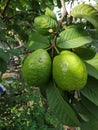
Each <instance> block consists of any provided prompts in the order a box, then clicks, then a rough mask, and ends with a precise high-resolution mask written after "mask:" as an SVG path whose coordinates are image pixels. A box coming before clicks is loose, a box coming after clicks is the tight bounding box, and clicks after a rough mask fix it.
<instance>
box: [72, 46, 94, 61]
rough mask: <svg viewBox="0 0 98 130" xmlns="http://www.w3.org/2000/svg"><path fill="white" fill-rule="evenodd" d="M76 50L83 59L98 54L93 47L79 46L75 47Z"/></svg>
mask: <svg viewBox="0 0 98 130" xmlns="http://www.w3.org/2000/svg"><path fill="white" fill-rule="evenodd" d="M74 51H75V53H76V54H77V55H79V57H81V58H82V59H83V60H89V59H92V58H93V57H94V56H95V54H96V51H95V48H93V47H79V48H75V49H74Z"/></svg>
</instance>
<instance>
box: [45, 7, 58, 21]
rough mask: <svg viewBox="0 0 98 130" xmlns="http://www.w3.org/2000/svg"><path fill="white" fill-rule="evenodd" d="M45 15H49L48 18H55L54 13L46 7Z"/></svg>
mask: <svg viewBox="0 0 98 130" xmlns="http://www.w3.org/2000/svg"><path fill="white" fill-rule="evenodd" d="M45 15H47V16H49V17H50V18H53V19H55V20H57V18H56V14H55V13H54V12H53V11H52V10H51V9H50V8H48V7H47V8H46V12H45Z"/></svg>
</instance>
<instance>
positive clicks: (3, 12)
mask: <svg viewBox="0 0 98 130" xmlns="http://www.w3.org/2000/svg"><path fill="white" fill-rule="evenodd" d="M10 1H11V0H7V1H6V5H5V7H4V9H3V11H2V13H1V15H2V16H3V18H4V16H5V13H6V10H7V7H8V5H9V3H10Z"/></svg>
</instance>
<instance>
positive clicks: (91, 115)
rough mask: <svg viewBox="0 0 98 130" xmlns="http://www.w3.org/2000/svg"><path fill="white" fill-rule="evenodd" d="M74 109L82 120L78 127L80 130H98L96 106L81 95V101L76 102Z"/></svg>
mask: <svg viewBox="0 0 98 130" xmlns="http://www.w3.org/2000/svg"><path fill="white" fill-rule="evenodd" d="M75 108H76V110H77V113H78V114H79V116H80V117H81V119H82V120H81V126H80V128H81V130H97V129H98V125H97V122H98V106H96V105H95V104H93V103H92V102H90V101H89V100H88V99H87V98H85V97H84V96H83V95H81V100H80V101H79V102H77V104H76V106H75Z"/></svg>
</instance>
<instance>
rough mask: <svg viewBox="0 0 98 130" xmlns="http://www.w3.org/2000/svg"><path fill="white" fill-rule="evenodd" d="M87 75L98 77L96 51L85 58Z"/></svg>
mask: <svg viewBox="0 0 98 130" xmlns="http://www.w3.org/2000/svg"><path fill="white" fill-rule="evenodd" d="M85 62H86V66H87V70H88V73H89V75H91V76H93V77H94V78H96V79H98V53H96V55H95V56H94V57H93V58H91V59H88V60H85Z"/></svg>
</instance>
